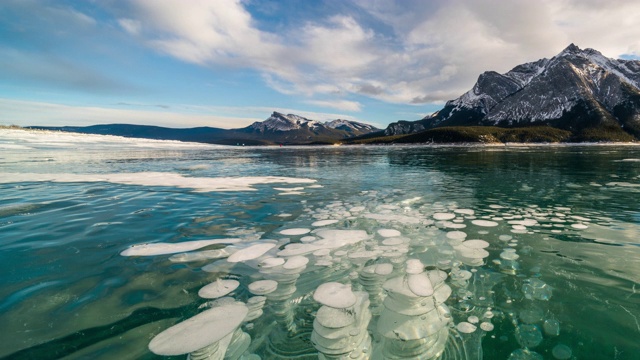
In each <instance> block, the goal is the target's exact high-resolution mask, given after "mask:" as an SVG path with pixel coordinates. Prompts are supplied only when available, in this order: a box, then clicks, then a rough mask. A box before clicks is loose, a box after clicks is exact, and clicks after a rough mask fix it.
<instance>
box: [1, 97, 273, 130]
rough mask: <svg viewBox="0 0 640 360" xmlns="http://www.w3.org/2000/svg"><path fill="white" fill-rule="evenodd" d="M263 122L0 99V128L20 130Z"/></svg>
mask: <svg viewBox="0 0 640 360" xmlns="http://www.w3.org/2000/svg"><path fill="white" fill-rule="evenodd" d="M261 120H264V119H259V118H246V117H233V116H216V115H208V114H206V113H186V112H185V113H180V112H170V111H143V110H130V109H114V108H106V107H86V106H69V105H60V104H51V103H44V102H35V101H22V100H13V99H2V98H0V124H5V125H11V124H13V125H20V126H36V125H38V126H62V125H65V126H86V125H94V124H113V123H128V124H154V125H158V126H166V127H176V128H183V127H194V126H211V127H219V128H227V129H228V128H240V127H245V126H248V125H250V124H252V123H253V122H255V121H261Z"/></svg>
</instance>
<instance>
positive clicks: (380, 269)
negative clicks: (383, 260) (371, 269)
mask: <svg viewBox="0 0 640 360" xmlns="http://www.w3.org/2000/svg"><path fill="white" fill-rule="evenodd" d="M391 272H393V265H391V264H378V265H376V268H375V273H376V274H378V275H389V274H391Z"/></svg>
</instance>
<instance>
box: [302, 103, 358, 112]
mask: <svg viewBox="0 0 640 360" xmlns="http://www.w3.org/2000/svg"><path fill="white" fill-rule="evenodd" d="M306 103H307V104H310V105H316V106H321V107H328V108H332V109H337V110H342V111H352V112H358V111H361V110H362V104H360V103H359V102H357V101H349V100H335V101H331V100H309V101H306Z"/></svg>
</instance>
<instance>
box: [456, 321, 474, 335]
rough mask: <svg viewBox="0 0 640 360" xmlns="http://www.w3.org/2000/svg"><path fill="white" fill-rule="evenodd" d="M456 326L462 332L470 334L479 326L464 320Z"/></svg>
mask: <svg viewBox="0 0 640 360" xmlns="http://www.w3.org/2000/svg"><path fill="white" fill-rule="evenodd" d="M456 328H457V329H458V331H460V332H461V333H465V334H470V333H472V332H474V331H476V329H477V328H478V327H477V326H475V325H473V324H471V323H468V322H466V321H462V322H459V323H458V325H456Z"/></svg>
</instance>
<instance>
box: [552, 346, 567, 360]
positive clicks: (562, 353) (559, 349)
mask: <svg viewBox="0 0 640 360" xmlns="http://www.w3.org/2000/svg"><path fill="white" fill-rule="evenodd" d="M551 354H552V355H553V357H554V358H556V359H558V360H566V359H570V358H571V355H572V352H571V348H570V347H568V346H567V345H564V344H558V345H556V346H554V347H553V350H551Z"/></svg>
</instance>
